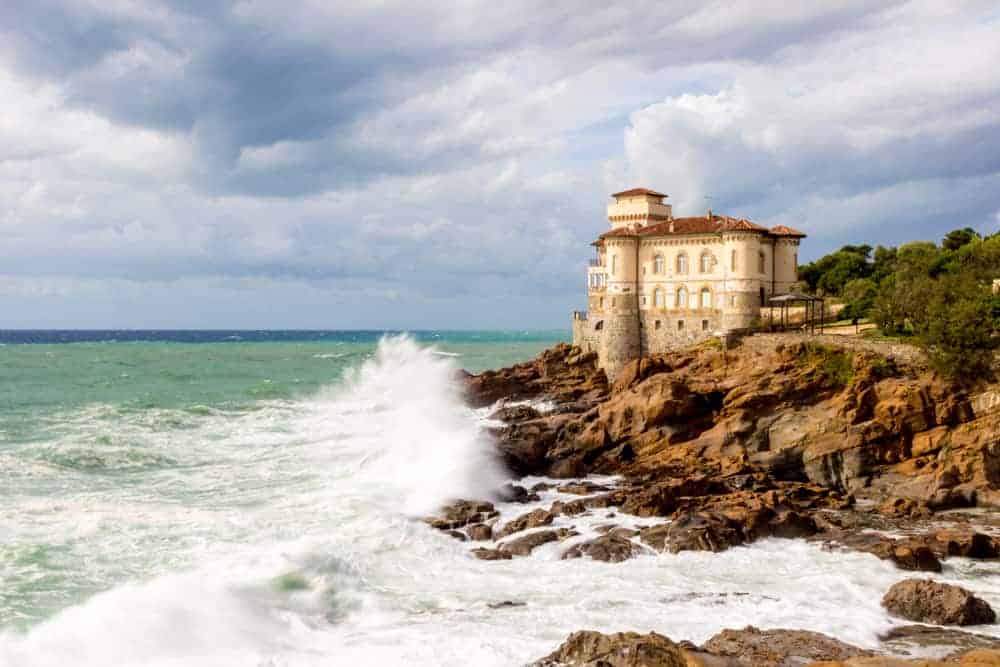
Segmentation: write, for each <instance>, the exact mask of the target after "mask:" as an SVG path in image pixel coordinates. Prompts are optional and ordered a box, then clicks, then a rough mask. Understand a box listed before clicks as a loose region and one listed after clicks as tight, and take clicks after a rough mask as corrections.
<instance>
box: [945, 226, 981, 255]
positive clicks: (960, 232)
mask: <svg viewBox="0 0 1000 667" xmlns="http://www.w3.org/2000/svg"><path fill="white" fill-rule="evenodd" d="M979 238H980V237H979V232H977V231H976V230H975V229H973V228H972V227H966V228H964V229H953V230H952V231H950V232H948V234H947V235H946V236H945V237H944V239H943V240H942V241H941V247H943V248H944V249H945V250H958V249H959V248H961V247H962V246H964V245H968V244H969V243H972V242H973V241H976V240H979Z"/></svg>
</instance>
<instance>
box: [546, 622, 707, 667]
mask: <svg viewBox="0 0 1000 667" xmlns="http://www.w3.org/2000/svg"><path fill="white" fill-rule="evenodd" d="M687 665H688V662H687V660H686V658H685V655H684V651H683V650H682V649H681V648H680V646H678V645H677V644H675V643H674V642H672V641H670V640H669V639H667V638H666V637H664V636H663V635H659V634H657V633H655V632H651V633H649V634H648V635H640V634H638V633H635V632H619V633H616V634H612V635H605V634H601V633H600V632H593V631H589V630H584V631H582V632H574V633H573V634H571V635H570V636H569V637H568V638H567V639H566V641H565V642H563V643H562V645H561V646H559V648H558V649H556V650H555V652H553V653H552V654H550V655H548V656H546V657H544V658H542V659H541V660H539V661H538V662H535V663H533V665H532V666H531V667H687Z"/></svg>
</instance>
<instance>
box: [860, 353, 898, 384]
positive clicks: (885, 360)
mask: <svg viewBox="0 0 1000 667" xmlns="http://www.w3.org/2000/svg"><path fill="white" fill-rule="evenodd" d="M868 367H869V368H870V369H871V374H872V377H874V378H876V379H878V380H884V379H885V378H891V377H896V376H897V375H899V367H898V366H897V365H896V362H895V361H894V360H892V359H890V358H889V357H876V358H874V359H872V360H871V362H870V363H869V365H868Z"/></svg>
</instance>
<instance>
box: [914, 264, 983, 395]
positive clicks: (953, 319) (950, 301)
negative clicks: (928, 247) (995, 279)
mask: <svg viewBox="0 0 1000 667" xmlns="http://www.w3.org/2000/svg"><path fill="white" fill-rule="evenodd" d="M936 283H937V284H936V285H935V287H936V289H934V291H933V292H932V293H931V294H930V295H929V297H928V300H927V312H926V319H924V320H923V321H918V322H916V323H915V325H914V329H915V331H916V335H917V340H918V341H919V344H920V345H921V347H923V348H924V350H925V351H926V352H927V356H928V358H929V359H930V361H931V364H932V365H933V366H934V368H935V370H937V371H938V372H940V373H941V374H943V375H946V376H949V377H954V378H975V377H981V376H983V375H986V374H988V373H989V372H990V368H991V366H992V363H993V359H994V350H996V348H997V344H998V343H1000V339H998V338H997V337H996V336H995V335H994V330H995V327H996V325H995V322H994V319H993V311H992V309H993V301H994V299H993V296H992V295H991V294H990V293H989V292H988V291H987V290H986V289H984V287H983V286H981V285H979V284H978V283H977V282H976V281H974V280H972V279H970V277H969V276H962V275H957V276H955V275H948V276H944V277H942V278H941V279H939V280H938V281H936Z"/></svg>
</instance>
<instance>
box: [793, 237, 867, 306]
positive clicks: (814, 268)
mask: <svg viewBox="0 0 1000 667" xmlns="http://www.w3.org/2000/svg"><path fill="white" fill-rule="evenodd" d="M871 252H872V247H871V246H867V245H862V246H853V245H846V246H844V247H843V248H841V249H840V250H838V251H837V252H835V253H832V254H829V255H826V256H825V257H821V258H820V259H818V260H816V261H815V262H812V263H810V264H806V265H805V266H802V267H800V268H799V278H800V279H801V280H803V281H805V283H806V285H808V286H809V289H810V290H812V291H814V292H822V293H823V294H829V295H832V296H840V294H841V290H843V288H844V286H845V285H846V284H847V283H848V282H850V281H851V280H854V279H856V278H867V277H868V276H869V275H871V272H872V265H871V263H870V262H869V259H868V258H869V255H871Z"/></svg>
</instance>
